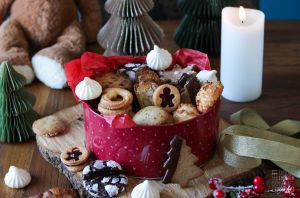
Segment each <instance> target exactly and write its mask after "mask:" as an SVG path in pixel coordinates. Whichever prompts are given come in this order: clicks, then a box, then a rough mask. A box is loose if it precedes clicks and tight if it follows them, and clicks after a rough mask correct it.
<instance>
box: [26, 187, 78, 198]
mask: <svg viewBox="0 0 300 198" xmlns="http://www.w3.org/2000/svg"><path fill="white" fill-rule="evenodd" d="M78 197H79V196H78V195H77V192H76V190H74V189H71V188H59V187H55V188H50V189H48V190H47V191H45V192H43V193H39V194H37V195H34V196H30V197H29V198H78Z"/></svg>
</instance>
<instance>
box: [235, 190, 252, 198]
mask: <svg viewBox="0 0 300 198" xmlns="http://www.w3.org/2000/svg"><path fill="white" fill-rule="evenodd" d="M238 195H239V196H238V197H239V198H249V195H248V193H247V192H245V191H241V192H239V194H238Z"/></svg>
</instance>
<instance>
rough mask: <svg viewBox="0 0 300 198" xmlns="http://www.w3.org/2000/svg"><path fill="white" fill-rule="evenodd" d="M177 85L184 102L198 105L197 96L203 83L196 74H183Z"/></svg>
mask: <svg viewBox="0 0 300 198" xmlns="http://www.w3.org/2000/svg"><path fill="white" fill-rule="evenodd" d="M175 86H176V87H177V89H178V90H179V92H180V95H181V102H182V103H192V104H193V105H196V96H197V93H198V91H199V90H200V88H201V85H200V83H199V82H198V81H197V78H196V77H195V75H193V74H191V75H190V74H183V75H182V76H181V78H180V79H179V81H178V82H177V83H176V84H175Z"/></svg>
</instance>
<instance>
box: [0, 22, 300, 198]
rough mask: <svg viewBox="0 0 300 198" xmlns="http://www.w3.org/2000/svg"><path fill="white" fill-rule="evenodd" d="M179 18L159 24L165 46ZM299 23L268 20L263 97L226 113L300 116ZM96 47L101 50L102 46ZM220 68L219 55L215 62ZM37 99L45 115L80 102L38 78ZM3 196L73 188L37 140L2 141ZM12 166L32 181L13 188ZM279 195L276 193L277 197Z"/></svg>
mask: <svg viewBox="0 0 300 198" xmlns="http://www.w3.org/2000/svg"><path fill="white" fill-rule="evenodd" d="M177 24H178V21H164V22H160V25H161V26H162V27H163V28H164V30H165V32H166V38H165V40H164V41H163V43H162V46H163V47H164V48H167V49H168V50H170V51H172V52H173V51H175V50H176V49H177V48H178V47H177V46H176V44H175V43H174V41H173V40H172V33H173V32H174V30H175V28H176V26H177ZM299 35H300V22H299V21H278V22H267V23H266V32H265V54H264V84H263V95H262V96H261V98H259V99H258V100H256V101H254V102H251V103H232V102H229V101H227V100H225V99H222V106H221V115H222V116H223V117H224V118H225V119H228V118H229V115H230V114H231V113H233V112H235V111H237V110H239V109H241V108H243V107H250V108H253V109H255V110H257V111H258V112H259V113H261V115H263V116H264V117H265V118H266V120H267V121H268V122H270V123H275V122H277V121H279V120H282V119H284V118H291V119H297V120H300V36H299ZM89 49H90V50H91V51H97V52H100V51H101V50H100V49H99V47H98V46H97V45H95V46H90V47H89ZM211 63H212V66H213V68H216V69H218V70H219V59H218V58H215V59H212V60H211ZM27 90H29V91H30V92H32V93H34V94H35V95H36V97H37V103H36V105H35V110H36V111H38V112H39V113H40V114H41V115H42V116H44V115H49V114H51V113H53V112H56V111H57V110H59V109H61V108H63V107H68V106H72V105H73V104H75V101H74V99H73V96H72V93H71V91H70V90H69V89H65V90H51V89H49V88H47V87H46V86H44V85H42V84H41V83H39V82H35V83H34V84H32V85H30V86H27ZM0 154H1V156H0V179H1V182H0V197H5V198H10V197H16V198H19V197H28V196H29V195H34V194H36V193H39V192H41V191H44V190H46V189H48V188H50V187H54V186H60V187H69V186H70V184H69V182H68V181H67V179H66V178H65V177H64V176H63V175H62V174H60V173H59V172H58V170H57V169H55V168H53V167H52V166H51V165H50V164H48V163H47V162H46V161H45V160H44V159H42V157H41V156H40V154H39V152H38V150H37V147H36V144H35V141H31V142H27V143H22V144H0ZM10 165H16V166H18V167H22V168H25V169H28V170H29V171H30V173H31V175H32V177H33V178H32V183H31V184H30V185H29V186H28V187H26V188H25V189H22V190H11V189H9V188H7V187H6V186H5V185H4V181H3V178H4V176H5V173H6V172H7V170H8V168H9V166H10ZM273 197H274V196H273Z"/></svg>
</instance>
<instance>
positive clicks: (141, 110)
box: [75, 46, 223, 125]
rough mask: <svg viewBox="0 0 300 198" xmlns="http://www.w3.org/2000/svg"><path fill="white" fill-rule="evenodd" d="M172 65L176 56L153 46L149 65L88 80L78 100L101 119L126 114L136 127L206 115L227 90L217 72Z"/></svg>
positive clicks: (135, 65) (78, 91)
mask: <svg viewBox="0 0 300 198" xmlns="http://www.w3.org/2000/svg"><path fill="white" fill-rule="evenodd" d="M172 63H173V60H172V55H171V54H170V53H169V52H168V51H166V50H164V49H160V48H159V47H158V46H155V47H154V49H153V50H152V51H151V52H150V53H149V54H148V55H147V58H146V63H127V64H125V65H124V66H123V67H122V68H121V69H119V70H118V71H117V72H116V73H112V72H109V73H105V74H96V75H95V76H94V77H93V78H94V80H91V79H89V78H85V79H84V80H83V81H82V82H80V83H79V84H78V85H77V87H76V89H75V90H76V94H77V96H78V97H79V98H80V99H81V100H86V99H89V98H90V99H91V101H90V102H89V104H90V105H91V106H92V107H93V108H95V109H96V108H97V110H98V112H99V113H100V114H103V115H106V116H116V115H124V114H128V115H130V116H131V117H133V120H134V121H135V122H136V124H138V125H162V124H170V123H179V122H184V121H186V120H190V119H192V118H195V117H197V116H198V115H200V114H201V113H205V112H207V111H208V110H209V109H210V108H211V107H212V106H213V105H214V104H215V102H216V101H217V99H218V98H219V97H220V95H221V93H222V90H223V85H222V84H221V82H219V81H217V77H216V71H215V70H212V71H206V70H202V71H200V72H198V73H197V72H196V71H195V70H194V66H193V65H184V66H180V65H178V64H177V65H174V66H172ZM93 89H95V91H94V92H95V94H93V91H92V90H93ZM102 89H103V91H102ZM95 98H96V99H97V101H96V100H95ZM94 102H96V103H97V104H95V103H94ZM96 106H97V107H96ZM155 106H156V107H158V108H156V107H155ZM135 112H137V113H136V115H134V113H135Z"/></svg>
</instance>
